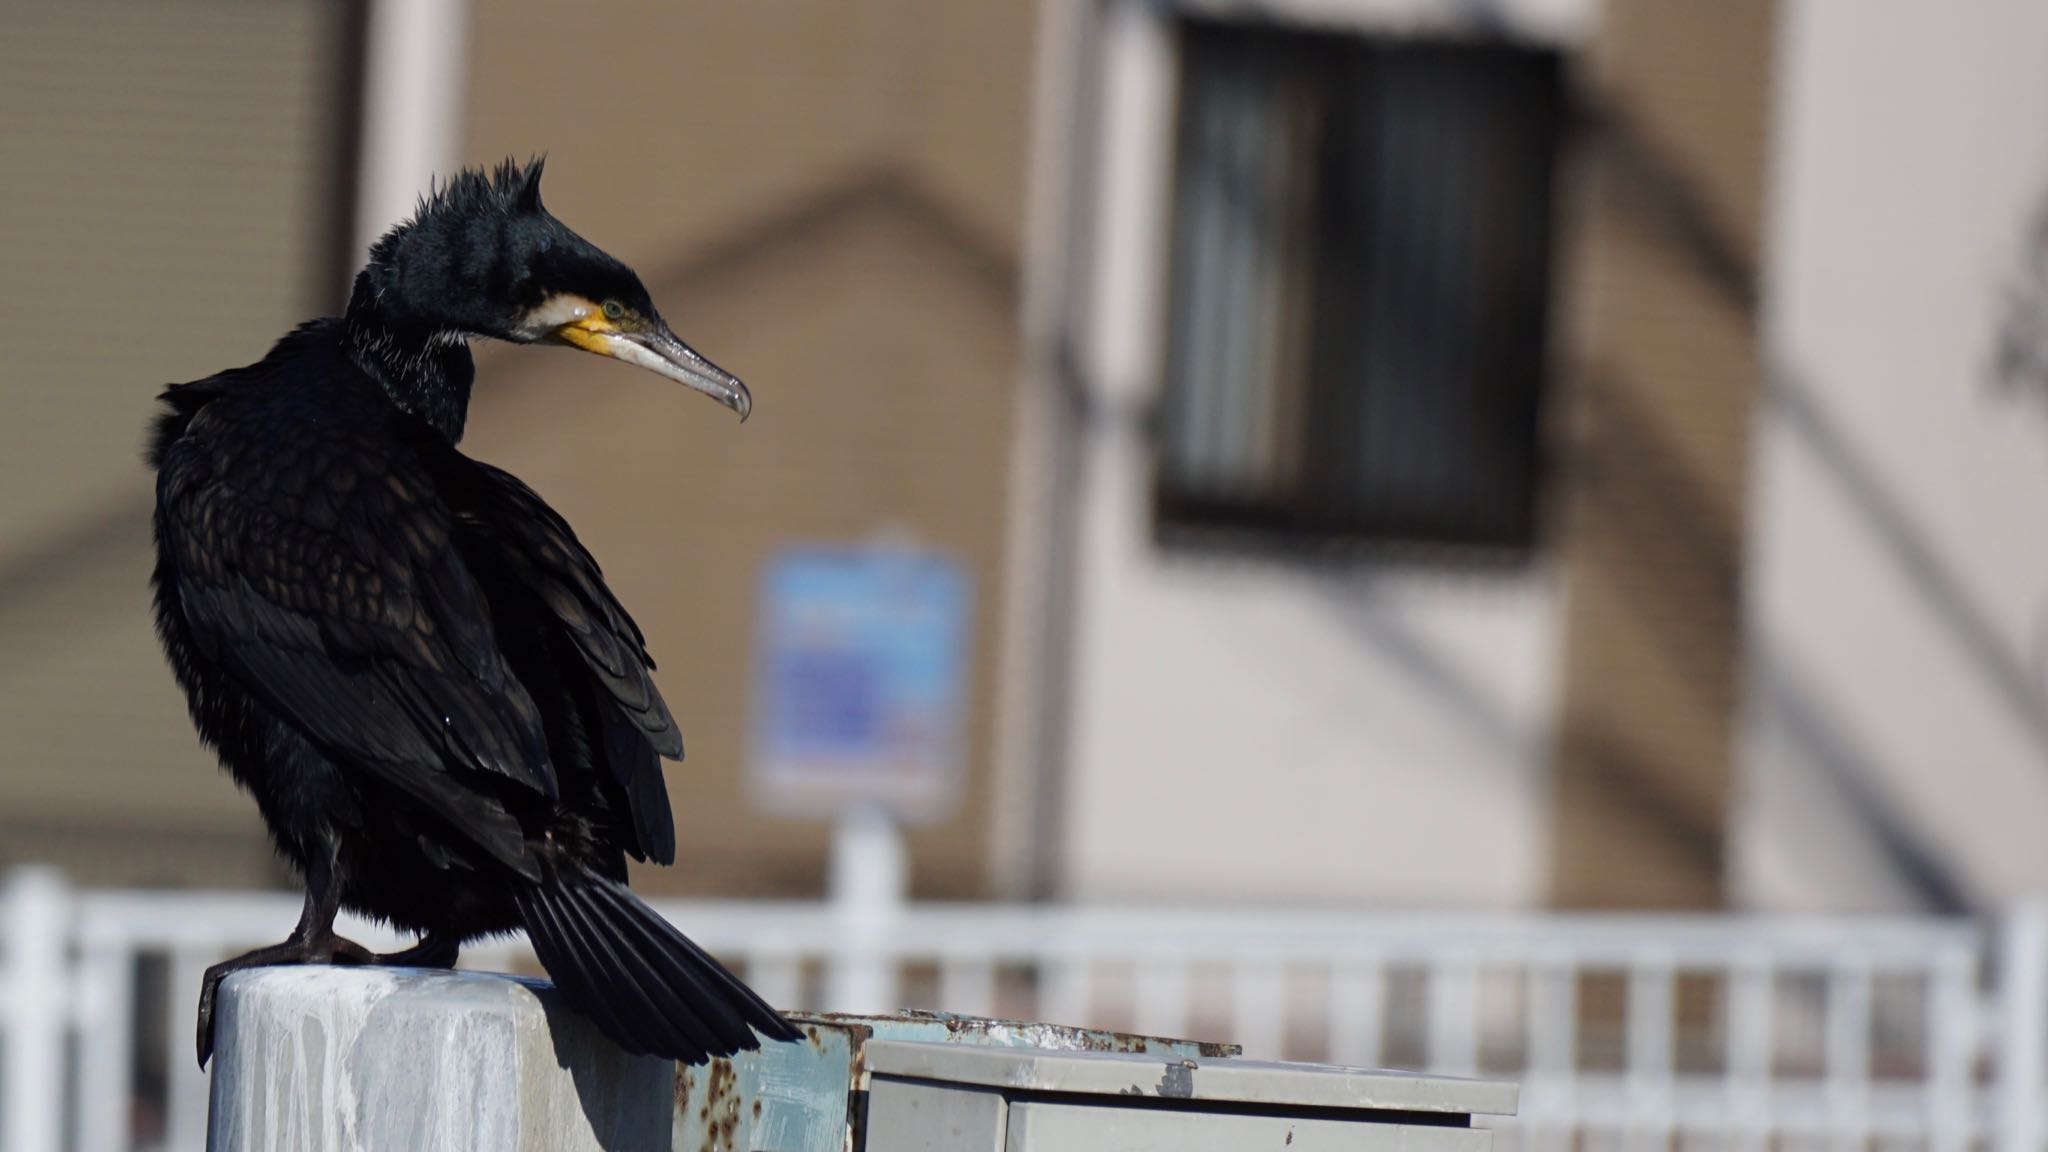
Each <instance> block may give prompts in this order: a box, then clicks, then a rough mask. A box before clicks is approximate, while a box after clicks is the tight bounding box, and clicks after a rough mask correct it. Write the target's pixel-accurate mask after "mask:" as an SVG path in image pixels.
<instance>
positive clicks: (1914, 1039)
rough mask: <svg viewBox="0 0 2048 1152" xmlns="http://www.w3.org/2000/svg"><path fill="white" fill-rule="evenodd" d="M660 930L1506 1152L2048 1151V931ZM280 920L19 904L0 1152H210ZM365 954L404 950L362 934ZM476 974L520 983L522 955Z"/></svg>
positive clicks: (57, 896)
mask: <svg viewBox="0 0 2048 1152" xmlns="http://www.w3.org/2000/svg"><path fill="white" fill-rule="evenodd" d="M659 907H660V908H661V910H662V912H663V913H664V914H665V915H667V916H669V917H670V918H672V919H673V920H674V921H675V922H676V923H677V924H678V925H679V926H681V927H682V928H683V929H684V930H685V931H687V932H688V933H689V934H690V935H691V936H692V937H694V938H695V939H696V940H698V941H699V942H700V943H702V944H703V945H705V946H706V947H707V948H709V949H711V950H712V951H714V952H717V953H719V954H720V955H722V956H724V957H726V958H727V959H728V960H729V961H730V962H732V963H733V964H734V965H735V966H736V967H738V968H739V969H740V970H741V971H742V972H743V973H744V975H745V976H746V978H747V979H748V980H749V981H750V982H751V983H752V984H753V985H754V986H755V987H756V988H757V989H758V990H759V991H760V992H761V993H762V994H763V995H764V996H766V997H767V998H768V999H769V1000H770V1001H771V1002H774V1003H778V1004H783V1005H792V1006H794V1005H808V1006H812V1007H817V1008H825V1009H832V1008H839V1007H871V1006H870V1005H858V1006H855V1005H837V1004H829V1003H820V1000H821V999H822V998H823V997H824V996H825V995H826V993H825V991H824V990H825V989H828V988H844V987H848V986H850V985H848V984H847V983H846V982H845V981H844V980H843V979H839V978H838V977H842V976H843V975H844V972H845V971H846V970H847V969H848V968H849V967H864V968H865V969H867V970H869V971H870V972H873V971H876V970H879V972H880V973H881V974H882V980H883V985H882V986H883V988H884V989H887V990H890V991H892V992H893V995H891V994H889V992H885V993H884V994H885V995H888V998H889V999H890V1000H892V1001H895V1002H898V1003H901V1004H903V1005H904V1006H907V1007H932V1008H944V1009H946V1010H949V1011H953V1012H960V1013H966V1014H974V1015H1001V1016H1011V1017H1023V1018H1030V1019H1044V1020H1054V1021H1060V1022H1065V1023H1081V1024H1093V1025H1098V1026H1104V1027H1111V1028H1121V1029H1129V1030H1137V1031H1142V1032H1148V1033H1155V1034H1167V1035H1180V1036H1193V1037H1196V1038H1200V1039H1228V1040H1232V1041H1236V1042H1238V1043H1241V1044H1243V1045H1244V1047H1245V1050H1246V1052H1247V1054H1249V1055H1263V1056H1285V1057H1287V1058H1291V1059H1327V1060H1331V1061H1336V1062H1340V1063H1348V1064H1367V1065H1385V1066H1393V1067H1412V1068H1424V1069H1429V1070H1433V1071H1439V1072H1448V1073H1467V1074H1469V1073H1479V1074H1485V1075H1499V1076H1507V1077H1512V1078H1515V1079H1518V1080H1520V1081H1521V1082H1522V1084H1523V1094H1522V1111H1521V1115H1520V1116H1519V1117H1518V1118H1517V1119H1516V1120H1515V1121H1514V1122H1513V1123H1512V1124H1509V1125H1504V1126H1503V1127H1502V1132H1501V1135H1502V1139H1501V1141H1500V1144H1501V1145H1502V1146H1514V1145H1520V1146H1524V1147H1528V1148H1532V1149H1537V1150H1542V1152H1548V1150H1550V1149H1562V1148H1566V1147H1574V1146H1577V1144H1578V1143H1579V1142H1581V1141H1583V1142H1585V1143H1586V1145H1587V1146H1589V1147H1591V1146H1595V1145H1598V1146H1613V1147H1616V1148H1620V1147H1624V1146H1626V1147H1628V1148H1631V1149H1633V1148H1638V1147H1641V1148H1657V1149H1671V1148H1674V1147H1683V1148H1686V1149H1693V1148H1700V1147H1703V1146H1708V1145H1712V1146H1717V1147H1726V1148H1728V1149H1730V1152H1735V1150H1738V1149H1756V1150H1759V1152H1761V1150H1762V1149H1764V1148H1766V1147H1767V1146H1770V1145H1773V1144H1775V1145H1777V1146H1778V1147H1779V1148H1786V1149H1791V1148H1803V1147H1812V1148H1814V1149H1820V1148H1822V1147H1826V1148H1828V1149H1829V1150H1830V1152H1833V1150H1837V1149H1841V1150H1846V1149H1859V1150H1861V1149H1872V1150H1877V1149H1883V1150H1886V1152H1889V1150H1891V1149H1895V1148H1896V1149H1907V1148H1913V1149H1918V1148H1926V1149H1928V1150H1929V1152H1958V1150H1961V1149H1965V1148H1968V1147H1971V1146H1973V1145H1974V1146H1981V1147H1984V1148H1986V1149H1995V1150H1996V1152H2040V1148H2041V1137H2042V1109H2043V1105H2044V1099H2043V1096H2044V1093H2043V1088H2044V1084H2043V1046H2044V1043H2048V910H2044V909H2042V908H2036V907H2027V908H2023V909H2020V910H2016V911H2014V912H2013V913H2011V914H2010V915H2008V916H2006V917H2005V918H2003V919H2002V920H2001V921H2000V922H1998V923H1997V924H1995V925H1979V924H1976V923H1974V922H1969V921H1952V920H1927V919H1884V920H1878V919H1860V918H1841V919H1815V918H1798V919H1788V918H1764V917H1736V916H1697V917H1685V916H1652V915H1463V914H1372V913H1358V914H1349V913H1330V912H1306V911H1286V912H1282V911H1272V910H1211V909H1158V908H1142V909H1141V908H1083V907H1065V906H1037V905H1033V906H994V905H949V906H933V905H911V906H906V907H901V908H897V909H882V910H878V911H872V912H871V913H869V915H870V917H871V918H872V917H880V918H882V920H883V921H884V922H882V923H874V922H869V923H865V924H863V925H861V926H860V927H861V929H862V930H858V931H851V932H849V931H848V930H847V920H846V918H845V917H844V915H843V910H840V909H835V908H832V907H830V906H828V905H823V904H777V903H737V902H670V903H663V904H661V905H659ZM297 916H298V899H297V898H296V897H295V896H290V895H279V894H240V893H168V892H166V893H153V892H152V893H145V892H96V891H73V890H70V889H68V888H66V887H65V886H64V885H63V884H62V883H61V882H60V881H59V880H58V878H56V877H55V876H54V875H52V874H50V873H47V872H19V873H15V874H14V875H13V876H12V877H11V878H9V879H8V881H7V883H6V884H5V886H4V887H0V1148H5V1149H7V1152H57V1150H60V1149H77V1150H78V1152H113V1150H117V1149H128V1148H140V1147H161V1148H168V1149H176V1150H179V1152H184V1150H188V1149H190V1150H196V1149H199V1148H200V1147H202V1146H203V1143H204V1132H205V1122H206V1119H205V1112H206V1082H205V1078H204V1076H203V1075H202V1074H200V1073H199V1071H198V1070H197V1068H196V1067H195V1066H194V1063H193V1058H192V1032H191V1029H192V1021H193V1015H192V1009H193V997H194V995H195V993H196V990H197V988H198V984H199V976H200V973H201V971H202V970H204V968H205V967H206V966H207V965H208V964H211V963H213V962H214V961H216V960H218V959H220V958H222V957H224V956H227V955H230V954H232V953H234V952H236V951H239V950H243V949H246V948H249V947H254V946H256V945H259V944H264V943H272V942H275V941H276V940H277V939H280V938H282V936H283V935H284V933H285V932H286V931H287V930H289V928H290V926H291V925H292V924H293V923H294V922H295V921H296V919H297ZM349 927H350V932H351V934H352V935H354V936H355V937H356V938H357V939H359V940H361V941H362V942H363V943H365V944H368V945H370V946H371V947H375V948H382V947H390V946H394V945H396V944H398V943H399V941H396V940H394V939H392V938H391V937H390V936H389V935H388V934H387V933H384V932H382V931H380V930H377V929H374V928H369V927H368V926H365V925H361V924H353V925H350V926H349ZM464 963H465V966H472V967H479V968H507V967H512V968H517V967H522V966H525V967H528V969H529V970H531V969H530V965H531V963H532V961H531V956H530V954H529V953H528V952H526V950H525V946H524V942H523V941H506V942H502V943H499V944H496V945H493V946H490V947H486V948H481V949H472V950H471V951H469V952H468V953H467V954H466V955H465V958H464Z"/></svg>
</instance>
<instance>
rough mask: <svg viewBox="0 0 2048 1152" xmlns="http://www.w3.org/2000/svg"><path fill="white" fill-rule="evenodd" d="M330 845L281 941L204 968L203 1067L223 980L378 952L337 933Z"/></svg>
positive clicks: (316, 862) (369, 957) (313, 864)
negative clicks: (245, 971) (246, 972)
mask: <svg viewBox="0 0 2048 1152" xmlns="http://www.w3.org/2000/svg"><path fill="white" fill-rule="evenodd" d="M336 855H338V853H337V851H336V850H335V849H333V848H332V847H330V848H329V850H328V851H327V852H326V853H325V854H324V855H315V856H314V857H313V858H312V860H311V861H310V862H309V866H308V868H307V869H306V904H305V907H304V908H303V909H301V910H300V912H299V926H298V927H296V928H294V929H292V934H291V935H290V936H289V937H286V939H285V941H284V943H282V944H272V945H270V946H268V947H265V948H258V949H256V950H255V951H253V952H248V953H244V954H243V955H240V956H237V957H235V958H234V959H232V960H223V961H221V962H220V963H218V964H215V965H214V966H213V967H211V968H208V969H207V970H206V975H205V977H204V978H203V979H201V980H200V983H199V1067H200V1069H201V1070H202V1071H204V1070H205V1068H206V1064H207V1062H208V1061H209V1060H211V1059H212V1058H213V1005H214V1000H215V998H216V994H217V993H218V992H219V991H220V982H221V981H222V980H225V979H227V977H228V975H229V974H230V973H233V972H239V971H241V970H242V969H244V968H263V967H268V966H271V965H276V964H371V963H375V962H376V961H377V956H376V954H375V953H373V952H371V951H370V950H369V949H367V948H365V947H363V946H362V945H361V944H358V943H356V942H355V941H353V940H349V939H345V938H343V937H341V936H337V935H335V933H334V917H335V915H336V914H337V913H339V912H340V911H341V885H340V884H338V883H336V882H335V878H334V871H335V867H334V866H335V856H336Z"/></svg>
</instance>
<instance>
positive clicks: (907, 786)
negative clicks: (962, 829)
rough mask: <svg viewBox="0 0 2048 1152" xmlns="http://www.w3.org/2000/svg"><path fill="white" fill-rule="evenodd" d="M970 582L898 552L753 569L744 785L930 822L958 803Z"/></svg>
mask: <svg viewBox="0 0 2048 1152" xmlns="http://www.w3.org/2000/svg"><path fill="white" fill-rule="evenodd" d="M969 599H970V598H969V594H968V586H967V577H966V575H965V574H964V573H963V572H962V570H961V568H960V566H959V565H958V564H956V563H954V562H953V561H952V560H949V559H947V558H945V557H943V556H938V555H934V554H931V553H927V552H922V551H913V550H910V549H905V548H895V547H876V548H860V549H837V550H830V549H813V548H806V549H796V550H791V551H787V552H784V553H782V554H780V555H778V556H776V557H775V558H774V559H773V560H772V561H771V562H770V563H769V565H768V568H767V570H766V571H765V573H764V574H763V581H762V588H761V615H760V620H759V623H758V637H757V640H758V647H757V651H756V656H755V659H756V669H755V679H754V699H753V717H752V729H753V734H752V740H753V756H752V762H751V766H752V782H753V787H754V792H755V795H756V798H757V799H758V800H760V801H761V802H762V803H763V804H764V805H765V806H767V807H769V808H771V809H774V810H778V811H784V812H790V813H793V814H804V815H826V814H831V813H833V812H836V811H838V810H840V809H842V808H844V807H846V806H848V805H853V804H862V803H874V804H881V805H883V806H886V807H888V808H891V809H893V810H895V811H896V813H897V814H898V815H900V816H902V817H904V818H906V819H936V818H939V817H942V816H944V815H946V814H947V812H949V811H950V810H951V807H952V805H953V803H954V801H955V799H956V798H957V796H958V792H959V777H960V771H961V753H960V743H961V740H960V732H961V716H962V712H963V709H964V706H965V701H966V699H967V662H966V649H967V629H968V626H969V607H970V605H969Z"/></svg>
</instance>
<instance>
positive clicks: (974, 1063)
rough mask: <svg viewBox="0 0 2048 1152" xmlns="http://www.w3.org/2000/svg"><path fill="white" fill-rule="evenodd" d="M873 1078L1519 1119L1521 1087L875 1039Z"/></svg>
mask: <svg viewBox="0 0 2048 1152" xmlns="http://www.w3.org/2000/svg"><path fill="white" fill-rule="evenodd" d="M866 1054H867V1071H868V1074H869V1075H870V1076H899V1077H906V1078H910V1079H916V1080H929V1081H935V1082H940V1083H947V1084H972V1085H979V1086H982V1087H988V1088H1003V1089H1011V1090H1016V1091H1020V1092H1058V1093H1063V1094H1079V1095H1095V1096H1117V1097H1126V1096H1141V1097H1142V1096H1153V1097H1160V1098H1163V1099H1167V1100H1187V1101H1221V1102H1229V1103H1237V1104H1261V1105H1271V1106H1280V1107H1291V1108H1326V1109H1343V1110H1353V1111H1358V1110H1370V1111H1376V1112H1377V1111H1391V1112H1444V1113H1458V1114H1465V1115H1472V1114H1479V1115H1496V1116H1511V1115H1513V1114H1514V1111H1515V1104H1516V1095H1517V1089H1516V1087H1515V1085H1513V1084H1510V1083H1504V1082H1499V1081H1488V1080H1467V1079H1463V1078H1460V1077H1453V1076H1424V1075H1416V1074H1414V1073H1407V1072H1380V1071H1374V1070H1370V1069H1364V1068H1343V1067H1338V1066H1336V1065H1332V1064H1297V1063H1287V1064H1283V1063H1277V1062H1273V1061H1267V1060H1235V1059H1225V1060H1205V1059H1198V1058H1195V1057H1178V1056H1173V1055H1165V1056H1161V1055H1158V1054H1156V1053H1155V1054H1146V1053H1134V1052H1055V1051H1048V1050H1046V1049H1042V1048H982V1047H967V1046H961V1045H947V1044H928V1043H916V1042H907V1041H901V1040H874V1041H870V1042H869V1043H868V1045H867V1049H866Z"/></svg>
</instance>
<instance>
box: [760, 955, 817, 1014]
mask: <svg viewBox="0 0 2048 1152" xmlns="http://www.w3.org/2000/svg"><path fill="white" fill-rule="evenodd" d="M745 968H746V981H747V984H748V985H749V986H751V987H752V988H753V989H754V992H755V994H756V995H758V996H760V997H761V999H763V1000H766V1001H767V1002H768V1003H770V1004H772V1005H774V1006H775V1007H777V1008H780V1009H783V1010H785V1011H787V1010H791V1009H795V1008H800V1007H802V1006H803V982H804V965H803V958H802V957H800V956H797V955H796V954H794V953H791V952H756V953H754V954H753V955H751V956H748V957H747V962H746V965H745Z"/></svg>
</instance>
